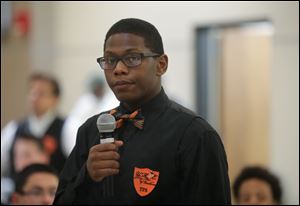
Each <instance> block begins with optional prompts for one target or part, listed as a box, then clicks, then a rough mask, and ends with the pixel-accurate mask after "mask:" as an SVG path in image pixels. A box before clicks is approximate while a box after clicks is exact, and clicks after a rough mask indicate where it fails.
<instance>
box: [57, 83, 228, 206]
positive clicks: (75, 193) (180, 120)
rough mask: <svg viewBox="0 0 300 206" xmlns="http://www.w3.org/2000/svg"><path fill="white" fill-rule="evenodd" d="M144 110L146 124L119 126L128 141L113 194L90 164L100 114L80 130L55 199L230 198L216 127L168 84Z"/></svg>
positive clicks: (159, 201) (208, 200)
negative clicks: (175, 96) (178, 99)
mask: <svg viewBox="0 0 300 206" xmlns="http://www.w3.org/2000/svg"><path fill="white" fill-rule="evenodd" d="M120 107H121V108H120V109H122V110H124V108H123V107H122V103H121V105H120ZM141 112H142V115H143V116H144V118H145V123H144V127H143V129H141V130H140V129H138V128H136V127H135V126H133V124H132V123H131V122H125V124H124V125H123V127H121V128H119V129H117V130H115V137H116V138H117V139H120V140H123V141H124V145H123V146H122V147H120V149H119V153H120V160H119V161H120V173H119V174H118V175H114V190H115V191H114V196H113V197H112V198H105V197H104V196H103V192H104V191H103V185H102V184H103V182H99V183H96V182H93V181H92V180H91V178H90V177H89V175H88V173H87V170H86V164H85V163H86V160H87V158H88V153H89V149H90V148H91V147H92V146H93V145H95V144H99V132H98V130H97V127H96V121H97V117H98V116H99V115H96V116H94V117H92V118H90V119H89V120H87V121H86V122H85V123H84V124H83V125H82V126H81V127H80V129H79V131H78V134H77V141H76V145H75V147H74V149H73V151H72V153H71V155H70V157H69V159H68V160H67V162H66V164H65V167H64V170H63V171H62V173H61V176H60V182H59V187H58V190H57V194H56V197H55V201H54V204H230V203H231V199H230V184H229V178H228V173H227V171H228V167H227V160H226V154H225V151H224V147H223V144H222V142H221V139H220V137H219V136H218V134H217V133H216V131H215V130H214V129H213V128H212V127H211V126H210V125H209V124H208V123H207V122H206V121H205V120H203V119H202V118H201V117H199V116H197V115H195V114H194V113H193V112H191V111H189V110H187V109H186V108H184V107H182V106H181V105H179V104H177V103H175V102H173V101H171V100H169V99H168V97H167V95H166V94H165V92H164V90H163V89H162V90H161V92H160V93H159V95H157V96H156V97H154V98H153V99H152V100H150V101H149V102H147V103H146V104H144V105H142V106H141Z"/></svg>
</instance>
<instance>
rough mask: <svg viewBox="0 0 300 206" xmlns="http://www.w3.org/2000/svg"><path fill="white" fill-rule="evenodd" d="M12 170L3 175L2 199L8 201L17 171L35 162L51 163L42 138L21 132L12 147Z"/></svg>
mask: <svg viewBox="0 0 300 206" xmlns="http://www.w3.org/2000/svg"><path fill="white" fill-rule="evenodd" d="M11 159H12V170H11V171H12V172H11V173H10V174H9V176H2V177H1V201H2V202H4V203H7V202H8V200H9V197H10V195H11V193H12V192H13V190H14V181H13V179H14V178H15V173H19V172H21V171H22V170H23V169H24V168H25V167H27V166H29V165H31V164H33V163H40V164H49V161H50V157H49V155H48V153H47V151H46V150H45V147H44V144H43V143H42V141H41V139H39V138H36V137H34V136H31V135H27V134H24V135H22V134H20V135H19V136H18V137H17V138H16V139H15V142H14V143H13V145H12V148H11Z"/></svg>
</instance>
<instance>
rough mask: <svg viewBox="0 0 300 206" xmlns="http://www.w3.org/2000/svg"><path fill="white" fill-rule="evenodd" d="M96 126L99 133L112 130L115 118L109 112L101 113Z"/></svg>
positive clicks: (114, 125) (114, 126)
mask: <svg viewBox="0 0 300 206" xmlns="http://www.w3.org/2000/svg"><path fill="white" fill-rule="evenodd" d="M97 128H98V130H99V132H100V133H108V132H113V131H114V130H115V128H116V119H115V117H114V116H112V115H111V114H101V115H100V116H99V117H98V119H97Z"/></svg>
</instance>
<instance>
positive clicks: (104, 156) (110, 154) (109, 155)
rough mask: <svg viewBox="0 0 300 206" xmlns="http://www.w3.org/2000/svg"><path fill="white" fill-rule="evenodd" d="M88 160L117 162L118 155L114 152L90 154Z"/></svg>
mask: <svg viewBox="0 0 300 206" xmlns="http://www.w3.org/2000/svg"><path fill="white" fill-rule="evenodd" d="M89 159H90V160H91V161H101V160H119V159H120V155H119V153H118V152H116V151H107V152H91V153H90V154H89Z"/></svg>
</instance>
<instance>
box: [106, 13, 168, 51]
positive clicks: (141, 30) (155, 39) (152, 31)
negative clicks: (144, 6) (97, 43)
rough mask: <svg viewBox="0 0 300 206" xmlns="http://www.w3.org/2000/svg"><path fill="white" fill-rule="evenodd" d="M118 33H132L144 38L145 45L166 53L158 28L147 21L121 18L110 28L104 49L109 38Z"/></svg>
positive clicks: (152, 49)
mask: <svg viewBox="0 0 300 206" xmlns="http://www.w3.org/2000/svg"><path fill="white" fill-rule="evenodd" d="M118 33H130V34H135V35H137V36H140V37H142V38H144V41H145V46H146V47H147V48H149V49H150V50H151V51H152V52H155V53H157V54H163V53H164V47H163V42H162V38H161V36H160V34H159V32H158V30H157V29H156V28H155V26H153V25H152V24H150V23H149V22H147V21H144V20H141V19H135V18H128V19H121V20H120V21H118V22H117V23H115V24H114V25H112V27H111V28H110V29H109V30H108V32H107V33H106V36H105V41H104V47H103V51H105V47H106V41H107V39H108V38H109V37H110V36H111V35H113V34H118Z"/></svg>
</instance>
